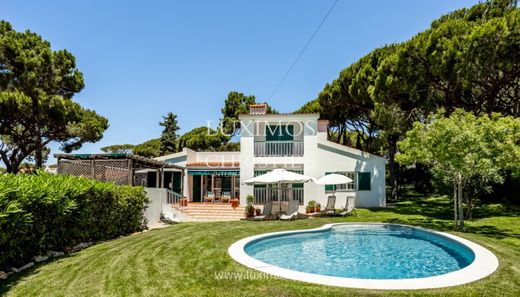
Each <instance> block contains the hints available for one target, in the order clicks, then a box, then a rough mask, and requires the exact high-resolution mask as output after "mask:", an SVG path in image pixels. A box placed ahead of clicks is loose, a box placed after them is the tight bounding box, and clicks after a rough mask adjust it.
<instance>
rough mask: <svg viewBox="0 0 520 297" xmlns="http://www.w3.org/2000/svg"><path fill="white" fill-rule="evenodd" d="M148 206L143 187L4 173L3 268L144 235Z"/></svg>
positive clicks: (0, 186)
mask: <svg viewBox="0 0 520 297" xmlns="http://www.w3.org/2000/svg"><path fill="white" fill-rule="evenodd" d="M146 203H148V199H147V198H146V193H145V192H144V190H143V188H141V187H130V186H117V185H114V184H111V183H104V182H99V181H95V180H91V179H87V178H82V177H74V176H66V175H52V174H48V173H44V172H38V174H19V175H11V174H4V175H0V270H2V269H3V268H6V267H9V266H18V265H22V264H25V263H27V262H28V261H30V259H31V258H33V257H34V256H37V255H41V254H44V253H45V252H47V251H51V250H52V251H62V250H64V249H65V248H66V247H72V246H74V245H76V244H78V243H80V242H87V241H98V240H106V239H112V238H116V237H118V236H121V235H125V234H129V233H133V232H137V231H142V230H143V229H144V228H145V219H144V208H145V204H146Z"/></svg>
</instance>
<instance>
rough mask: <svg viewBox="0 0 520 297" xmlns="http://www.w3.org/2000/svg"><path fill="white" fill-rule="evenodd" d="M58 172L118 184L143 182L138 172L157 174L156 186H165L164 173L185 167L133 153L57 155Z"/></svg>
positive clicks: (180, 170)
mask: <svg viewBox="0 0 520 297" xmlns="http://www.w3.org/2000/svg"><path fill="white" fill-rule="evenodd" d="M54 157H56V158H57V159H58V169H57V172H58V173H59V174H67V175H74V176H84V177H88V178H92V179H96V180H99V181H107V182H113V183H115V184H118V185H131V186H134V185H140V184H141V183H139V182H138V180H137V176H136V173H143V172H144V173H146V174H149V173H150V172H155V173H156V179H155V180H156V185H155V187H157V188H164V185H165V181H164V172H165V171H175V172H180V173H181V176H183V173H184V170H183V169H184V168H183V167H181V166H177V165H173V164H170V163H166V162H162V161H157V160H154V159H150V158H146V157H141V156H137V155H133V154H115V153H114V154H55V155H54Z"/></svg>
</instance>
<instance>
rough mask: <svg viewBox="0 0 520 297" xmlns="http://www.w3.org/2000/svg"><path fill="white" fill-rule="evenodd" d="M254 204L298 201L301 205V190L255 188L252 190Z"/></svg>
mask: <svg viewBox="0 0 520 297" xmlns="http://www.w3.org/2000/svg"><path fill="white" fill-rule="evenodd" d="M253 194H254V196H255V201H254V203H255V204H264V203H265V202H267V201H275V202H276V201H281V202H287V201H289V200H298V202H299V203H300V205H303V188H281V189H276V188H256V189H254V190H253Z"/></svg>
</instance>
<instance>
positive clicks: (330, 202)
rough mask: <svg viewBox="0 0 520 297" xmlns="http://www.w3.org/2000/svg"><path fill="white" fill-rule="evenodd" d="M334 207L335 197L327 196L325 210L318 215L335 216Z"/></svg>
mask: <svg viewBox="0 0 520 297" xmlns="http://www.w3.org/2000/svg"><path fill="white" fill-rule="evenodd" d="M335 205H336V196H329V197H328V198H327V205H326V206H325V209H323V210H322V211H321V212H320V213H321V214H322V215H334V214H336V209H335V208H334V206H335Z"/></svg>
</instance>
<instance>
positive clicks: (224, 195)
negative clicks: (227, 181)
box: [221, 192, 231, 203]
mask: <svg viewBox="0 0 520 297" xmlns="http://www.w3.org/2000/svg"><path fill="white" fill-rule="evenodd" d="M230 200H231V193H230V192H222V198H221V201H222V203H229V201H230Z"/></svg>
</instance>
